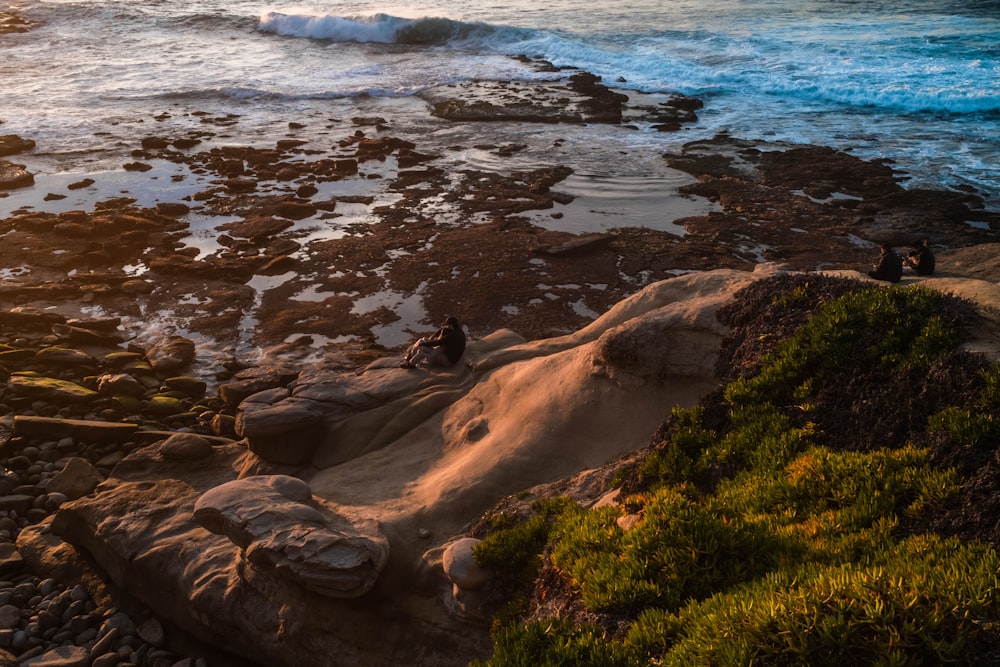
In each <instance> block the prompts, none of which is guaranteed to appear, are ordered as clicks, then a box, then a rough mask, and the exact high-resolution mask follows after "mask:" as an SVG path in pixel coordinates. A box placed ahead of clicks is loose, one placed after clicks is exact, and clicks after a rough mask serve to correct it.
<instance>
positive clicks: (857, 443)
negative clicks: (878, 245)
mask: <svg viewBox="0 0 1000 667" xmlns="http://www.w3.org/2000/svg"><path fill="white" fill-rule="evenodd" d="M722 317H723V318H724V319H725V320H726V321H727V322H728V323H729V324H731V325H732V326H733V328H734V333H733V335H732V337H731V338H730V339H729V341H727V344H726V345H725V349H724V350H723V354H722V355H721V356H722V361H721V362H720V363H722V364H723V365H724V366H725V368H724V369H722V370H723V372H722V373H721V375H722V376H723V377H726V378H729V380H728V382H727V384H726V385H725V386H724V387H723V388H721V389H720V391H719V392H717V393H716V394H714V395H713V396H710V397H708V398H707V399H706V400H705V401H703V402H702V404H701V405H699V406H697V407H695V408H692V409H676V410H674V411H673V413H672V415H671V416H670V417H669V418H668V419H667V421H666V422H665V423H664V425H663V426H662V428H661V429H660V432H659V433H658V434H657V436H656V437H655V438H654V442H655V444H654V445H653V446H651V447H650V449H649V451H648V453H647V455H646V456H645V458H644V459H642V460H641V461H639V462H638V463H634V464H632V465H629V466H627V467H625V468H623V469H621V470H620V471H619V473H618V480H619V483H620V486H621V489H622V494H621V500H620V502H619V503H618V504H616V505H611V506H604V507H601V508H599V509H584V508H581V507H579V506H578V505H576V504H575V503H573V502H572V501H568V500H567V499H548V500H543V501H537V502H536V503H535V510H536V513H535V514H534V515H533V516H532V517H531V518H530V519H529V520H528V521H527V522H523V523H514V522H509V521H508V522H506V524H505V523H504V522H503V521H499V520H497V521H495V523H496V524H497V525H498V529H497V530H496V531H495V532H493V533H492V534H491V535H490V536H489V537H488V538H487V539H486V540H485V542H484V543H483V544H482V545H480V546H479V548H478V553H477V556H478V558H479V560H480V562H481V563H483V564H485V565H488V566H490V567H491V568H494V569H495V570H496V571H497V572H498V576H497V577H496V581H497V586H498V587H499V588H500V589H502V594H503V596H505V599H506V600H507V602H506V604H505V606H503V607H502V608H500V609H499V610H498V613H497V615H496V617H495V619H496V620H495V622H494V629H493V633H494V642H495V643H494V654H493V656H492V657H491V658H490V660H488V661H487V662H485V663H483V664H484V665H492V666H499V665H557V664H591V665H623V666H624V665H645V664H664V665H667V664H676V665H689V664H751V663H754V664H816V665H823V664H830V665H834V664H885V665H890V664H900V665H902V664H926V663H943V662H954V663H956V664H994V663H995V661H996V659H997V656H998V655H1000V636H998V634H997V627H998V626H997V622H998V620H1000V596H998V593H997V587H996V581H997V576H998V573H1000V558H998V556H997V552H996V543H997V540H996V535H995V534H994V533H993V532H992V530H991V528H992V525H990V526H988V527H987V526H985V525H976V520H975V514H974V513H972V514H973V515H972V516H969V514H970V511H969V510H965V509H963V508H968V507H970V506H974V505H977V504H986V505H989V504H990V503H991V502H995V501H993V500H991V498H990V497H984V491H983V488H984V487H986V486H990V485H988V484H985V482H986V481H987V480H988V479H989V478H990V475H991V472H990V470H991V469H992V467H993V464H992V463H991V460H992V459H993V456H994V452H995V449H996V447H997V444H998V435H1000V430H998V427H997V425H996V424H995V421H994V419H993V414H994V413H995V412H996V408H997V403H998V391H997V387H998V382H1000V369H998V367H996V366H992V365H991V364H989V363H988V362H987V361H985V360H984V359H982V358H979V357H977V356H975V355H972V354H969V353H966V352H962V351H960V349H959V346H960V344H961V342H962V340H963V337H964V336H965V335H966V333H967V331H968V330H969V327H971V326H972V325H973V324H974V321H975V317H976V315H975V314H974V312H973V311H972V309H971V307H969V306H968V304H965V303H963V302H961V301H959V300H958V299H955V298H953V297H949V296H943V295H941V294H938V293H935V292H932V291H930V290H926V289H923V288H920V287H889V288H886V287H881V286H877V287H873V286H871V285H868V284H864V283H860V282H856V281H846V280H840V279H832V278H824V277H821V276H808V277H806V276H798V277H793V278H788V277H785V278H777V279H772V280H767V281H761V282H759V283H755V284H754V285H753V286H751V287H749V288H747V289H746V290H744V292H742V293H740V294H738V295H737V296H736V298H734V300H733V305H732V306H731V307H730V308H728V309H726V310H725V311H724V312H723V313H722ZM991 488H995V486H993V487H991ZM963 513H964V515H965V516H964V518H963ZM623 517H625V518H627V520H624V519H623ZM552 595H560V596H563V597H565V601H564V602H563V604H562V606H561V608H562V609H565V610H568V613H565V614H563V615H562V616H561V618H559V619H555V618H550V617H546V616H545V615H544V613H543V612H541V611H540V610H542V609H546V608H548V609H551V608H552V601H551V599H549V600H547V601H546V604H545V605H543V604H539V602H540V599H541V598H544V597H549V598H551V596H552Z"/></svg>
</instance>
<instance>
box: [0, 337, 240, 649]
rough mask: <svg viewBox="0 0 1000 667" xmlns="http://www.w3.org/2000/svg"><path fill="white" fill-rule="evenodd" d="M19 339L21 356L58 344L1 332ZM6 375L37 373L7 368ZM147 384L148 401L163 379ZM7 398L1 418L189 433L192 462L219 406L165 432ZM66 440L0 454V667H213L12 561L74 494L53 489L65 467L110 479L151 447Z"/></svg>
mask: <svg viewBox="0 0 1000 667" xmlns="http://www.w3.org/2000/svg"><path fill="white" fill-rule="evenodd" d="M47 338H51V339H50V340H47ZM15 340H17V341H18V342H17V344H16V345H15V347H18V348H24V349H30V348H32V347H36V348H37V347H39V346H46V345H51V344H55V343H56V342H57V340H56V339H55V338H54V337H40V338H31V337H26V336H18V335H16V334H12V333H10V332H8V331H0V345H2V344H12V343H14V342H15ZM13 365H15V364H14V363H13V362H12V366H13ZM8 370H11V371H22V370H38V369H33V368H18V367H12V368H10V369H8ZM105 370H108V371H110V370H111V369H110V368H108V369H105ZM40 372H45V371H44V369H43V370H42V371H40ZM53 377H57V376H56V375H53ZM58 377H60V378H61V379H65V380H69V381H72V382H77V383H79V384H85V383H86V381H85V380H84V378H83V377H82V375H78V374H77V371H75V370H72V369H67V370H66V371H64V372H60V373H58ZM146 384H148V390H149V391H150V392H151V393H150V394H149V395H152V393H153V392H155V390H156V389H157V388H158V387H159V385H160V381H159V380H158V379H157V378H154V377H149V378H145V377H144V378H141V379H140V383H139V387H140V391H142V390H144V389H145V388H147V387H146ZM0 388H2V385H0ZM4 399H5V401H4V403H3V404H2V405H0V415H4V414H6V415H9V414H11V413H14V414H15V415H23V416H29V417H30V416H41V417H56V418H62V419H83V420H90V421H94V420H105V421H121V420H123V419H124V420H127V421H132V422H136V423H141V424H142V425H143V426H145V427H147V428H148V429H152V430H158V431H168V430H174V431H175V432H177V431H178V430H179V429H183V430H184V431H185V432H187V434H186V435H184V436H178V438H176V440H178V441H180V442H183V443H194V445H193V446H191V447H190V448H189V449H190V451H188V450H186V449H184V447H178V449H179V450H182V451H179V452H178V453H179V454H182V455H183V456H182V458H190V459H196V458H198V457H200V456H205V455H210V454H211V452H212V446H211V444H209V443H208V442H207V441H204V440H202V439H201V438H200V437H199V436H200V435H202V434H205V435H214V433H213V432H212V429H211V426H210V425H209V424H207V423H205V424H196V423H197V419H198V415H199V414H204V413H205V412H206V409H205V408H206V406H210V407H211V410H213V411H218V410H221V409H222V408H223V406H222V403H221V402H220V401H218V400H217V399H205V400H204V401H202V403H201V405H200V407H198V408H197V409H196V410H195V409H192V412H191V413H190V414H184V413H182V414H179V415H173V416H171V417H170V420H171V421H172V422H173V424H172V425H171V423H168V422H165V421H163V419H161V418H160V417H158V416H157V415H152V414H129V415H127V416H126V415H123V414H121V413H119V412H117V411H116V410H114V409H112V407H110V406H109V405H108V404H101V405H94V406H91V407H87V408H81V407H79V406H70V405H55V404H53V403H52V402H50V401H48V400H44V399H37V398H36V399H32V400H28V399H26V398H24V397H18V396H16V395H11V394H10V393H9V392H7V393H6V394H5V396H4ZM214 414H221V413H218V412H216V413H214ZM213 416H214V415H213ZM203 421H206V420H203ZM199 427H200V430H199ZM63 433H65V431H57V432H53V433H51V434H50V435H48V437H45V436H33V435H32V436H28V435H14V436H13V437H11V438H10V439H9V440H7V441H6V442H5V444H4V447H3V455H2V456H0V566H2V567H0V667H8V665H20V667H175V666H176V667H209V665H208V663H207V662H206V661H205V660H204V659H202V658H198V657H195V656H183V655H177V654H175V653H173V652H172V651H171V650H168V649H166V648H165V645H166V639H167V638H166V636H165V632H164V628H163V625H162V624H161V623H160V622H159V621H158V620H157V619H155V618H152V617H149V616H148V615H146V614H143V615H142V616H139V617H137V619H133V618H131V617H130V616H129V615H128V614H126V613H125V612H123V611H122V610H120V609H115V608H108V607H97V605H96V604H95V603H94V601H93V600H92V599H91V596H90V593H89V591H88V590H87V588H86V586H84V585H83V584H73V585H68V586H67V585H66V584H65V583H64V582H62V581H60V580H57V579H55V578H51V577H47V576H44V577H39V576H36V574H35V573H32V572H31V571H30V570H29V567H30V565H29V564H28V563H26V562H25V561H24V560H23V559H21V558H19V557H15V554H17V549H16V546H15V542H16V540H17V538H18V534H19V532H20V531H21V529H22V528H24V527H25V526H27V525H29V524H36V523H39V522H41V521H43V520H45V519H47V518H48V517H49V516H50V515H52V514H53V513H54V512H56V511H57V510H58V509H59V507H60V506H61V505H63V504H64V503H67V502H69V500H70V498H71V497H74V496H71V495H70V494H69V493H65V492H63V490H62V489H59V488H58V484H59V482H65V479H61V480H57V483H56V484H52V481H53V480H56V479H57V477H59V476H60V475H61V474H62V473H64V472H66V468H67V466H68V465H69V466H71V467H73V466H76V467H77V468H79V467H83V466H81V465H80V464H81V463H85V464H86V466H89V468H88V469H87V472H90V471H91V469H94V468H98V467H99V468H101V470H100V472H101V473H104V474H107V472H109V471H110V469H111V468H112V467H113V466H114V465H115V464H117V463H118V461H120V460H121V459H122V458H123V457H124V456H125V455H127V454H128V453H129V452H131V451H132V450H134V449H136V448H138V447H145V446H146V444H147V443H145V442H138V441H130V442H121V443H118V442H99V443H98V442H84V441H82V440H80V439H78V438H76V437H74V436H72V435H63ZM68 472H69V473H72V472H73V470H70V471H68ZM66 476H67V475H62V477H63V478H65V477H66ZM84 481H87V480H84ZM90 488H92V485H91V486H90V487H89V488H85V489H83V490H78V489H76V488H75V487H74V488H73V489H72V491H73V492H74V493H77V492H79V493H89V492H90ZM4 549H6V551H4ZM4 554H7V556H6V557H5V556H4ZM17 555H18V556H19V554H17ZM137 620H141V622H139V623H137V622H136V621H137ZM8 657H9V658H10V659H9V660H8V659H7V658H8Z"/></svg>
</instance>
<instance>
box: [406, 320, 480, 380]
mask: <svg viewBox="0 0 1000 667" xmlns="http://www.w3.org/2000/svg"><path fill="white" fill-rule="evenodd" d="M464 352H465V331H463V330H462V325H461V323H460V322H459V321H458V319H457V318H455V317H452V316H450V315H449V316H448V317H446V318H445V320H444V324H442V325H441V328H440V329H438V330H437V331H435V332H434V333H433V334H432V335H430V336H424V337H423V338H421V339H419V340H418V341H417V342H415V343H414V344H413V345H411V346H410V349H408V350H407V351H406V354H405V355H404V356H403V361H402V362H401V363H400V364H399V366H400V367H401V368H416V367H417V366H428V367H435V366H436V367H439V368H447V367H449V366H454V365H455V363H456V362H457V361H458V360H459V359H461V358H462V354H463V353H464Z"/></svg>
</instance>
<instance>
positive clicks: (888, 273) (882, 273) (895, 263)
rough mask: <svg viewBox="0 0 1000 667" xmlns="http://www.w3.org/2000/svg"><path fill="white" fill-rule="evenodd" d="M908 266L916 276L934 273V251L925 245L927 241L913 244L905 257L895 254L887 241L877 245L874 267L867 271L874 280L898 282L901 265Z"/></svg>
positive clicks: (901, 271) (901, 274)
mask: <svg viewBox="0 0 1000 667" xmlns="http://www.w3.org/2000/svg"><path fill="white" fill-rule="evenodd" d="M904 265H905V266H909V267H910V268H911V269H913V270H914V271H915V272H916V273H917V275H918V276H929V275H933V273H934V253H933V252H932V251H931V249H930V247H929V246H928V245H927V241H918V242H916V243H914V244H913V250H912V251H911V252H910V254H909V255H907V256H906V258H902V257H900V256H899V255H897V254H896V251H895V250H893V249H892V246H890V245H889V244H888V243H883V244H882V245H881V246H879V258H878V261H877V262H876V263H875V267H874V268H873V269H872V270H871V271H869V272H868V275H869V276H871V277H872V278H875V279H876V280H885V281H888V282H890V283H898V282H899V280H900V278H902V277H903V266H904Z"/></svg>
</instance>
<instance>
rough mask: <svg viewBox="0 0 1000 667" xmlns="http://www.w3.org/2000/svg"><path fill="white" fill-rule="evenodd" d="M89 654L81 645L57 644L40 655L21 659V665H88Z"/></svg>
mask: <svg viewBox="0 0 1000 667" xmlns="http://www.w3.org/2000/svg"><path fill="white" fill-rule="evenodd" d="M88 665H90V654H89V653H88V652H87V649H85V648H83V647H82V646H57V647H56V648H54V649H50V650H49V651H46V652H45V653H42V654H41V655H39V656H37V657H34V658H30V659H28V660H22V661H21V667H88Z"/></svg>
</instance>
